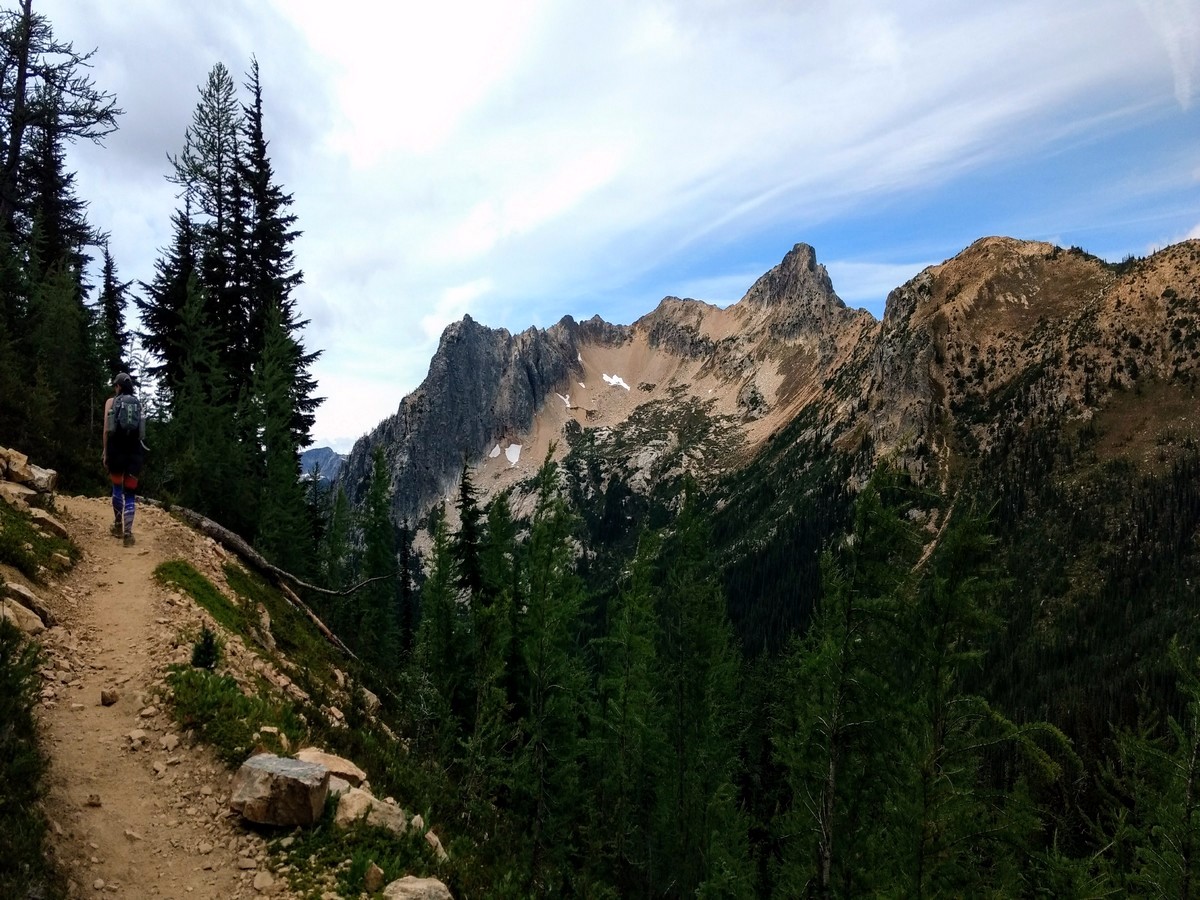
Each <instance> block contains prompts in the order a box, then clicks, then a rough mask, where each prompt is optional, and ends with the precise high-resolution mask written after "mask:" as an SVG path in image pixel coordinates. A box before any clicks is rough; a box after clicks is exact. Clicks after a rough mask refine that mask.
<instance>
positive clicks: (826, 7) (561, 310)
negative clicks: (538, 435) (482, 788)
mask: <svg viewBox="0 0 1200 900" xmlns="http://www.w3.org/2000/svg"><path fill="white" fill-rule="evenodd" d="M34 5H35V9H37V10H40V11H41V12H42V13H43V14H45V15H46V16H48V17H49V19H50V20H51V22H52V23H53V24H54V26H55V29H56V33H57V35H58V36H59V37H61V38H65V39H69V40H72V41H74V42H75V44H76V46H77V47H78V48H83V49H89V48H92V47H95V48H96V49H97V53H96V56H95V58H94V60H93V62H94V70H93V77H94V79H95V81H96V83H97V85H98V86H99V87H101V88H103V89H106V90H110V91H113V92H114V93H115V94H116V95H117V99H118V102H119V104H120V105H121V106H122V107H123V108H124V109H125V111H126V114H125V116H124V117H123V120H122V127H121V130H120V131H119V132H117V133H116V134H115V135H113V136H111V137H110V138H109V139H108V140H107V142H106V146H105V147H104V148H96V147H92V146H80V147H77V148H74V149H73V151H72V154H71V161H72V163H73V165H74V166H75V168H76V169H77V170H78V173H79V178H78V189H79V193H80V195H81V196H82V197H83V198H84V199H86V200H88V201H89V202H90V212H91V218H92V221H93V224H94V225H96V226H98V227H100V228H103V229H106V230H108V231H109V232H111V234H112V248H113V252H114V255H115V257H116V261H117V264H118V266H119V267H120V273H121V275H122V277H124V278H127V279H137V280H148V279H149V278H150V277H151V276H152V273H153V264H154V259H155V257H156V255H157V252H158V250H159V249H160V248H162V247H164V246H165V245H166V244H167V242H168V240H169V230H170V214H171V211H172V210H173V209H174V207H175V199H174V197H173V194H172V188H171V186H170V185H169V184H168V183H167V182H166V181H165V179H164V176H165V175H166V174H167V171H168V165H167V155H168V154H175V153H178V152H179V150H180V149H181V147H182V142H183V135H184V130H185V128H187V126H188V124H189V122H190V120H191V115H192V111H193V109H194V107H195V103H196V100H197V97H198V93H197V91H198V86H199V85H201V84H202V83H203V81H204V79H205V77H206V75H207V73H208V71H209V69H210V68H211V67H212V66H213V65H214V64H215V63H217V62H222V63H224V64H225V65H226V66H227V67H228V68H229V69H230V70H231V71H232V72H233V73H234V75H235V77H238V80H239V81H240V80H241V78H240V75H241V73H243V72H245V71H246V69H247V68H248V65H249V60H250V57H251V55H252V54H253V55H254V56H256V57H257V59H258V61H259V64H260V66H261V70H262V81H263V86H264V103H265V113H266V120H267V121H266V127H267V132H268V138H269V139H270V140H271V153H272V158H273V161H274V163H275V166H276V169H277V172H278V174H279V177H280V179H281V181H282V182H283V184H284V186H285V187H286V188H287V189H288V190H290V191H292V192H293V193H294V195H295V212H296V213H297V215H298V216H299V226H300V227H301V228H302V229H303V231H304V235H303V236H302V237H301V238H300V240H299V241H298V242H297V245H296V252H297V256H298V260H299V264H300V266H301V268H302V269H303V270H304V273H305V284H304V286H303V287H302V288H301V290H300V292H299V294H298V298H299V303H300V307H301V309H302V311H303V313H304V314H305V315H306V316H307V317H309V318H311V320H312V323H311V325H310V326H309V328H308V330H307V333H306V340H307V343H308V345H309V346H310V348H320V349H323V351H324V355H323V357H322V358H321V360H320V361H319V362H318V363H317V365H316V367H315V374H316V375H317V377H318V379H319V382H320V392H321V393H322V394H323V395H324V396H326V397H327V398H329V399H328V400H327V402H326V403H325V405H324V406H323V408H322V409H321V410H320V411H319V412H318V416H317V423H316V429H315V437H316V439H317V443H318V445H321V444H331V445H333V446H335V447H336V448H338V449H343V450H344V449H348V447H349V446H350V444H351V443H352V442H353V441H354V439H356V438H357V437H359V436H360V435H362V434H363V433H365V432H366V431H368V430H370V429H371V428H372V427H374V426H375V425H376V424H377V423H378V422H379V420H380V419H382V418H383V417H384V416H386V415H388V414H390V413H392V412H394V411H395V409H396V406H397V404H398V403H399V401H400V399H401V397H402V396H403V395H404V394H405V393H407V392H408V391H410V390H412V389H413V388H415V387H416V386H417V385H418V384H419V383H420V381H421V380H422V378H423V377H424V375H425V372H426V370H427V368H428V364H429V359H430V356H431V355H432V353H433V352H434V350H435V349H436V346H437V338H438V336H439V334H440V332H441V330H442V328H444V326H445V325H446V324H448V323H449V322H451V321H453V320H455V319H458V318H460V317H461V316H462V315H463V314H466V313H469V314H470V315H471V316H472V317H474V318H475V319H477V320H479V321H481V322H483V323H484V324H487V325H491V326H496V327H505V328H508V329H510V330H513V331H517V330H521V329H523V328H526V327H528V326H530V325H538V326H546V325H549V324H551V323H553V322H554V321H557V319H558V318H560V317H561V316H562V315H564V314H571V315H574V316H576V317H577V318H586V317H590V316H591V315H593V314H594V313H599V314H600V315H601V316H603V317H604V318H606V319H608V320H609V321H613V322H631V321H633V320H634V319H636V318H637V317H639V316H641V315H643V314H645V313H646V312H649V311H650V310H651V309H653V307H654V306H655V305H656V304H657V302H658V301H659V299H661V298H662V297H663V296H665V295H668V294H670V295H678V296H691V297H696V298H698V299H704V300H709V301H711V302H716V303H721V304H727V303H731V302H734V301H736V300H737V299H738V298H739V297H740V296H741V295H742V294H743V293H744V292H745V290H746V289H747V288H748V287H749V286H750V284H751V283H752V282H753V281H754V279H755V278H757V277H758V276H759V275H761V274H762V273H763V272H765V271H766V270H767V269H769V268H770V267H771V266H773V265H775V264H776V263H777V262H778V261H779V260H780V259H781V258H782V256H783V254H784V253H786V252H787V250H788V249H789V248H790V247H791V246H792V245H793V244H794V243H796V242H799V241H803V242H806V243H809V244H812V245H813V246H814V247H815V248H816V251H817V258H818V260H820V261H821V262H823V263H824V264H825V265H826V266H827V267H828V269H829V271H830V274H831V277H832V278H833V282H834V287H835V289H836V290H837V291H838V293H839V294H840V295H841V296H842V298H843V299H844V300H846V302H847V303H849V304H850V305H852V306H862V307H865V308H866V309H868V310H870V311H871V312H873V313H874V314H875V315H877V316H879V315H881V314H882V311H883V303H884V298H885V297H886V294H887V292H888V291H889V290H890V289H891V288H893V287H896V286H898V285H900V284H901V283H903V282H904V281H906V280H907V279H908V278H910V277H912V276H913V275H915V274H916V273H917V272H918V271H920V269H921V268H923V267H924V266H926V265H929V264H933V263H938V262H941V261H942V260H944V259H946V258H948V257H950V256H953V255H954V254H955V253H957V252H958V251H959V250H961V249H962V248H963V247H965V246H966V245H967V244H969V243H970V242H971V241H973V240H975V239H976V238H979V237H982V236H985V235H991V234H1005V235H1011V236H1014V237H1021V238H1031V239H1039V240H1049V241H1054V242H1057V243H1060V244H1063V245H1066V246H1069V245H1079V246H1082V247H1083V248H1084V249H1086V250H1088V251H1090V252H1092V253H1096V254H1097V255H1100V256H1103V257H1106V258H1108V259H1114V260H1116V259H1121V258H1123V257H1125V256H1128V255H1130V254H1133V255H1144V254H1146V253H1149V252H1152V251H1153V250H1155V249H1157V248H1159V247H1162V246H1165V245H1167V244H1169V243H1173V242H1175V241H1178V240H1182V239H1184V238H1186V237H1189V236H1198V237H1200V114H1198V113H1197V101H1198V100H1200V0H1056V2H1055V3H1053V4H1051V3H1047V2H1044V0H1037V2H1031V0H1001V2H995V3H966V2H962V0H921V2H916V0H892V2H883V0H878V2H876V0H828V2H820V0H817V2H800V0H731V2H724V0H722V2H718V0H678V2H672V0H660V2H652V0H638V2H625V0H610V2H606V3H603V4H597V3H594V2H583V0H506V2H505V3H495V2H483V0H479V2H476V0H471V2H467V0H444V2H438V3H436V4H431V3H415V2H408V0H397V2H392V3H388V4H382V3H365V2H354V0H349V2H343V3H342V4H339V5H338V7H337V12H336V13H333V12H332V11H331V7H330V6H329V4H328V3H327V2H317V0H271V2H258V3H248V2H243V0H209V2H207V3H205V4H176V3H162V2H158V0H123V2H122V3H119V4H117V3H111V2H107V0H35V4H34ZM191 7H195V8H191Z"/></svg>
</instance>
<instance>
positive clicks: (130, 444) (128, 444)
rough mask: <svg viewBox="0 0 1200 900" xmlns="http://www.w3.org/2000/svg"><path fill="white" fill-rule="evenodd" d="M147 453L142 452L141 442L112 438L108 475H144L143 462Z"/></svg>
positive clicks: (109, 445)
mask: <svg viewBox="0 0 1200 900" xmlns="http://www.w3.org/2000/svg"><path fill="white" fill-rule="evenodd" d="M145 457H146V453H145V451H144V450H142V444H141V441H139V440H138V439H137V438H134V439H133V440H132V441H130V440H127V439H123V438H119V437H115V436H110V437H109V441H108V473H109V474H110V475H133V476H134V477H136V476H138V475H141V474H142V462H143V461H144V460H145Z"/></svg>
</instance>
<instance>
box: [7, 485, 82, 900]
mask: <svg viewBox="0 0 1200 900" xmlns="http://www.w3.org/2000/svg"><path fill="white" fill-rule="evenodd" d="M0 505H2V504H0ZM41 664H42V659H41V654H40V651H39V650H38V649H37V648H36V647H35V646H34V645H32V644H29V643H26V642H25V641H24V639H23V638H22V636H21V634H20V632H18V631H17V630H16V628H14V627H13V626H12V625H11V624H9V623H8V622H7V621H4V620H0V897H34V896H37V897H45V898H57V897H64V896H65V895H66V894H65V891H64V890H63V887H62V883H61V881H62V879H61V877H60V876H59V875H58V873H56V872H55V871H54V868H53V866H52V864H51V863H50V861H49V859H48V857H47V855H46V834H47V832H46V820H45V817H44V816H43V815H42V813H41V811H40V804H39V802H38V801H39V799H40V796H41V794H42V790H43V786H42V778H43V776H44V775H45V771H46V757H45V755H44V754H43V753H42V750H41V748H40V746H39V745H38V732H37V723H36V722H35V720H34V714H33V708H34V703H35V702H36V699H37V690H38V688H39V687H40V685H41V679H40V677H39V676H38V669H39V668H40V666H41Z"/></svg>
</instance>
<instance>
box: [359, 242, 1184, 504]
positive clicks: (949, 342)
mask: <svg viewBox="0 0 1200 900" xmlns="http://www.w3.org/2000/svg"><path fill="white" fill-rule="evenodd" d="M1198 283H1200V241H1194V240H1193V241H1184V242H1182V243H1180V244H1177V245H1174V246H1172V247H1168V248H1166V249H1164V250H1162V251H1159V252H1158V253H1155V254H1154V255H1153V256H1150V257H1148V258H1146V259H1145V260H1134V261H1130V262H1128V263H1126V264H1122V265H1121V266H1114V265H1110V264H1108V263H1106V262H1104V261H1103V260H1101V259H1098V258H1096V257H1093V256H1090V255H1088V254H1086V253H1084V252H1082V251H1079V250H1077V249H1072V250H1064V249H1062V248H1060V247H1056V246H1054V245H1052V244H1047V243H1042V242H1035V241H1021V240H1015V239H1012V238H1004V237H987V238H981V239H980V240H978V241H976V242H975V243H973V244H972V245H970V246H969V247H967V248H966V249H964V250H963V251H962V252H961V253H959V254H958V255H956V256H955V257H953V258H952V259H949V260H947V261H945V262H944V263H942V264H940V265H936V266H930V267H929V268H927V269H925V270H924V271H922V272H921V273H919V274H918V275H916V276H915V277H913V278H912V279H910V280H909V281H908V282H907V283H905V284H904V285H901V286H900V287H898V288H896V289H895V290H893V291H892V292H891V293H890V294H889V295H888V298H887V304H886V310H885V313H884V316H883V319H882V321H876V320H875V319H874V318H873V317H872V316H871V315H870V314H868V313H866V312H864V311H862V310H854V309H850V308H848V307H846V305H845V304H844V303H843V302H842V301H841V300H840V299H839V298H838V297H837V295H836V294H835V293H834V290H833V285H832V282H831V281H830V278H829V275H828V273H827V271H826V270H825V267H824V266H822V265H820V264H819V263H818V262H817V259H816V255H815V253H814V251H813V248H812V247H810V246H808V245H806V244H797V245H796V246H795V247H794V248H793V249H792V250H791V251H789V253H788V254H787V255H786V256H785V257H784V259H783V260H782V261H781V262H780V264H779V265H777V266H775V267H774V268H772V269H771V270H770V271H769V272H767V273H765V274H764V275H763V276H762V277H761V278H759V279H758V280H757V281H756V282H755V283H754V284H753V285H752V286H751V288H750V289H749V290H748V291H747V293H746V295H745V296H744V297H743V298H742V299H741V300H740V301H739V302H738V303H736V304H734V305H733V306H731V307H729V308H727V309H719V308H717V307H715V306H711V305H709V304H706V303H701V302H698V301H694V300H681V299H678V298H674V297H668V298H666V299H664V300H663V301H662V302H661V303H660V304H659V305H658V307H657V308H656V309H655V310H654V311H653V312H651V313H649V314H647V315H646V316H643V317H642V318H641V319H639V320H638V321H637V322H635V323H634V324H633V325H629V326H623V325H610V324H608V323H606V322H603V321H602V320H600V319H598V318H593V319H591V320H588V321H587V322H582V323H576V322H575V321H574V320H572V319H570V318H569V317H568V318H564V319H563V320H562V321H560V322H559V323H558V324H556V325H554V326H552V327H551V328H548V329H545V330H541V329H536V328H534V329H530V330H528V331H525V332H522V333H521V334H519V335H516V336H513V335H510V334H509V333H508V332H507V331H504V330H494V329H490V328H486V327H484V326H482V325H480V324H478V323H477V322H475V321H473V320H472V319H470V318H469V317H467V318H464V319H463V321H461V322H456V323H453V324H451V325H450V326H449V327H447V329H446V331H445V333H444V334H443V337H442V341H441V344H440V346H439V348H438V350H437V353H436V354H435V355H434V358H433V360H432V362H431V364H430V368H429V374H428V376H427V378H426V379H425V381H424V382H423V383H422V384H421V386H420V387H419V388H418V389H417V390H416V391H414V392H413V393H412V394H410V395H408V396H407V397H405V398H404V399H403V400H402V401H401V402H400V407H399V410H398V412H397V414H396V415H395V416H393V417H390V418H389V419H387V420H385V421H384V422H382V423H381V424H380V425H379V427H378V428H376V429H375V430H374V431H373V432H371V433H370V434H368V435H366V436H365V437H363V438H362V439H360V440H359V442H358V443H357V444H356V445H355V448H354V451H353V452H352V453H351V455H350V458H349V460H348V462H347V470H346V477H345V479H344V481H343V484H344V485H345V487H346V489H347V493H348V495H349V496H350V499H351V501H352V502H361V499H362V497H363V496H364V491H365V486H366V483H367V479H368V477H369V474H370V470H371V460H372V456H373V453H374V451H375V449H376V448H378V449H380V450H382V452H383V455H384V459H385V461H386V463H387V467H388V471H389V475H390V479H391V485H390V486H391V488H392V490H393V498H394V499H393V503H394V506H395V518H396V521H397V523H400V522H407V523H408V524H409V525H413V524H415V523H416V522H418V520H419V519H420V517H421V516H422V515H423V514H424V513H425V512H426V511H427V510H428V509H429V507H430V506H431V505H432V504H433V503H435V502H437V501H438V500H439V499H442V498H444V497H446V496H450V495H452V494H453V491H454V486H455V485H456V484H457V480H458V476H459V473H460V471H461V468H462V465H463V461H464V459H465V460H466V461H467V463H468V464H470V465H472V466H478V467H481V470H482V467H484V466H486V465H487V459H486V457H485V454H487V453H488V452H489V451H490V450H491V448H492V447H493V446H495V445H496V444H497V443H498V442H501V441H507V442H508V443H515V444H522V445H525V444H530V443H532V441H533V435H535V434H539V433H540V435H541V440H542V446H544V445H545V444H546V443H547V440H546V434H547V433H550V434H551V435H552V439H553V437H554V433H555V432H556V431H557V430H559V429H563V428H566V427H571V428H573V427H576V425H573V424H572V423H571V422H569V421H568V422H565V423H564V422H563V420H562V418H561V417H558V416H546V415H545V413H544V410H546V409H556V408H557V407H558V404H559V403H560V402H561V400H560V399H559V398H564V399H565V398H566V397H567V396H568V395H569V396H570V397H571V399H570V401H569V402H568V406H569V407H570V409H572V410H575V409H577V407H576V406H575V404H576V403H577V401H576V399H575V398H576V393H575V388H577V387H578V388H580V389H582V388H583V384H582V383H578V384H577V382H581V381H582V373H583V370H584V368H585V365H584V362H585V360H589V359H599V360H603V361H605V363H599V364H597V366H596V368H598V367H599V365H602V364H606V363H607V362H610V361H611V362H612V363H613V364H614V365H615V364H617V363H616V361H617V360H619V361H620V363H619V364H620V365H621V366H622V369H621V371H619V372H617V373H616V374H619V375H621V376H622V377H623V378H624V379H625V382H626V383H628V384H629V385H630V386H631V387H634V388H636V389H637V390H636V392H635V393H634V394H631V395H629V396H630V397H631V400H630V401H628V402H627V403H625V404H624V405H623V406H619V407H618V406H613V405H612V404H609V403H608V402H607V401H606V400H603V399H602V400H600V401H599V403H600V406H601V408H600V409H599V410H597V409H592V408H589V409H587V410H586V412H587V416H586V417H583V418H580V417H577V418H576V420H577V422H578V425H579V426H582V427H585V428H593V429H594V431H593V437H595V439H596V441H595V443H596V444H597V446H599V445H600V444H601V443H602V442H603V439H604V438H605V436H606V435H617V434H619V433H620V430H621V427H622V425H623V424H624V422H625V421H626V420H628V419H631V418H632V417H633V416H634V415H635V414H636V410H637V408H638V407H639V405H640V406H643V407H649V406H650V404H657V405H658V408H659V409H660V410H663V411H665V410H666V406H668V405H670V404H671V403H676V404H682V403H684V402H689V401H696V400H699V401H701V402H704V403H710V402H711V403H712V404H714V411H715V413H720V414H722V415H726V416H732V417H734V418H735V419H736V420H737V424H736V426H735V427H736V429H737V430H738V431H739V435H731V437H732V438H737V437H739V436H740V437H742V438H744V442H741V443H739V441H738V440H736V439H735V440H728V441H726V442H725V443H726V444H728V445H729V446H731V447H733V446H737V447H739V448H740V450H739V452H738V453H736V454H729V455H728V456H726V457H725V458H711V457H710V458H706V460H705V465H704V467H703V474H704V475H705V476H707V477H712V476H714V475H717V474H719V473H721V472H722V471H726V470H727V469H728V468H729V467H730V466H735V465H741V464H744V463H746V462H747V461H748V460H749V459H751V458H752V457H753V455H754V451H755V450H756V449H757V448H759V447H761V446H763V445H764V442H766V441H768V440H770V439H771V437H772V435H774V434H777V433H778V432H780V431H781V430H782V429H783V428H785V427H786V426H787V425H788V423H789V422H791V421H792V420H793V419H794V418H795V417H797V416H798V415H800V414H802V413H804V412H805V411H806V410H807V411H809V412H810V413H813V415H812V416H811V418H812V419H813V420H814V421H818V422H820V423H821V425H820V433H819V434H816V435H812V434H808V433H805V434H804V435H801V438H802V439H803V440H805V441H806V442H807V443H810V444H814V443H815V445H819V446H822V447H824V448H825V449H826V450H827V451H828V452H831V453H832V452H839V451H840V452H845V453H849V454H851V455H854V454H856V453H857V452H858V451H859V450H860V449H861V448H867V449H868V451H869V452H868V454H867V455H869V456H871V458H872V459H874V458H878V457H879V456H881V455H885V456H890V457H892V458H893V459H894V460H895V461H896V462H897V463H899V464H901V465H905V466H907V467H909V469H910V470H911V471H912V472H913V473H914V474H915V475H916V476H917V477H918V478H924V477H930V478H938V479H940V478H943V477H944V476H945V474H946V473H947V472H948V471H951V470H952V469H953V460H952V459H951V457H952V456H953V455H954V454H955V453H977V452H981V451H986V449H987V448H988V447H990V446H993V445H994V444H995V443H996V442H997V441H998V440H1000V439H1002V437H1003V435H1004V434H1005V433H1006V431H1008V430H1011V429H1012V428H1014V427H1017V425H1018V424H1019V422H1020V420H1021V419H1022V418H1028V417H1033V418H1037V419H1046V418H1053V419H1055V420H1071V419H1075V420H1079V419H1083V420H1086V419H1087V418H1089V417H1090V416H1091V415H1093V414H1094V413H1095V412H1096V411H1098V410H1099V409H1101V408H1102V407H1103V406H1104V405H1105V404H1106V403H1108V402H1110V400H1112V398H1113V397H1114V395H1116V394H1119V393H1120V392H1122V391H1129V390H1133V389H1135V388H1136V386H1138V385H1140V384H1146V383H1149V382H1151V381H1155V382H1157V383H1160V384H1166V383H1170V384H1174V385H1178V384H1180V383H1181V380H1188V381H1189V383H1190V380H1193V379H1194V378H1195V377H1196V376H1197V369H1200V317H1198V316H1197V302H1198V297H1197V293H1198V292H1197V285H1198ZM605 371H609V372H611V371H612V370H605ZM649 372H655V373H657V375H656V376H655V377H649V376H648V375H644V373H649ZM591 375H592V377H591V378H590V379H589V381H590V382H593V383H594V382H596V381H598V380H599V375H598V372H597V371H592V373H591ZM588 388H589V390H590V389H591V388H592V384H589V385H588ZM556 395H557V397H556ZM1172 428H1173V429H1174V430H1175V431H1179V430H1180V429H1181V428H1182V430H1183V431H1184V432H1187V433H1190V431H1189V430H1190V428H1191V424H1190V423H1189V422H1184V423H1182V425H1181V424H1180V423H1178V422H1177V423H1174V424H1173V425H1172ZM964 435H965V436H967V437H968V443H967V444H966V445H964V444H963V442H962V440H961V438H962V437H963V436H964ZM560 437H561V436H560ZM567 443H568V441H567V440H565V439H561V440H559V441H558V448H559V453H560V454H561V453H563V452H565V447H566V445H567ZM741 450H744V451H746V452H740V451H741ZM660 455H661V454H660ZM660 468H663V469H664V470H666V469H667V468H669V467H665V466H663V467H660ZM863 471H865V469H864V470H863ZM618 474H619V473H618ZM862 474H863V473H862V472H858V473H857V475H858V476H861V475H862ZM856 477H857V476H856ZM511 484H512V481H511V480H508V481H505V480H495V481H494V482H493V481H492V479H490V478H489V479H487V480H485V479H482V478H480V479H477V480H476V486H477V488H480V489H481V490H482V491H483V492H484V493H485V494H487V493H489V492H490V491H492V490H497V489H503V488H505V487H507V486H509V485H511Z"/></svg>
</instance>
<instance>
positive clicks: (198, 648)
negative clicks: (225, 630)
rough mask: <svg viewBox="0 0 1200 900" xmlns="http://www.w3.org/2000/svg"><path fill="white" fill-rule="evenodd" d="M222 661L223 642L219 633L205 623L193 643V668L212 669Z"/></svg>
mask: <svg viewBox="0 0 1200 900" xmlns="http://www.w3.org/2000/svg"><path fill="white" fill-rule="evenodd" d="M220 661H221V642H220V641H219V640H218V639H217V633H216V632H215V631H213V630H212V629H211V628H209V627H208V626H207V625H205V626H204V627H203V628H201V629H200V637H198V638H197V639H196V643H195V644H193V645H192V668H194V669H208V670H209V671H212V670H213V669H215V668H216V667H217V663H219V662H220Z"/></svg>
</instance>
